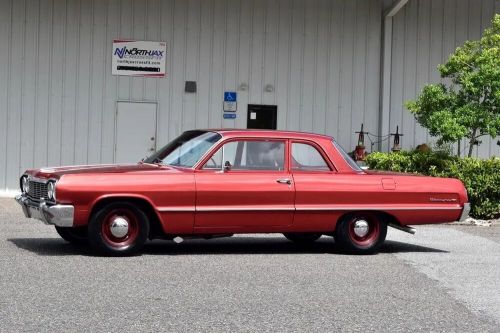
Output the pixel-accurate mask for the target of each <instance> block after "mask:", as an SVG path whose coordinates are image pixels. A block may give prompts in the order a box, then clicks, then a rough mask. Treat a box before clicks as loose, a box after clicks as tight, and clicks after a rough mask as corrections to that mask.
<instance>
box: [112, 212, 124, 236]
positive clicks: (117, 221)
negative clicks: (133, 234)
mask: <svg viewBox="0 0 500 333" xmlns="http://www.w3.org/2000/svg"><path fill="white" fill-rule="evenodd" d="M109 229H110V231H111V234H112V235H113V236H114V237H116V238H122V237H125V236H126V235H127V234H128V221H127V220H126V219H124V218H123V217H121V216H117V217H115V218H114V219H113V221H111V225H110V226H109Z"/></svg>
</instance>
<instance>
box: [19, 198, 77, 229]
mask: <svg viewBox="0 0 500 333" xmlns="http://www.w3.org/2000/svg"><path fill="white" fill-rule="evenodd" d="M16 201H17V203H18V204H20V205H21V207H22V209H23V213H24V216H26V217H28V218H34V219H37V220H40V221H42V222H43V223H45V224H50V225H55V226H58V227H72V226H73V220H74V215H75V208H74V207H73V206H72V205H53V206H48V205H47V204H46V203H45V202H40V203H39V204H35V203H33V202H31V201H30V200H29V199H28V198H26V197H25V196H23V195H18V196H16Z"/></svg>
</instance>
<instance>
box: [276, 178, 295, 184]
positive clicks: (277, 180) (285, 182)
mask: <svg viewBox="0 0 500 333" xmlns="http://www.w3.org/2000/svg"><path fill="white" fill-rule="evenodd" d="M276 182H277V183H280V184H287V185H292V181H291V180H290V179H288V178H280V179H276Z"/></svg>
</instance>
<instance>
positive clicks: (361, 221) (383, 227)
mask: <svg viewBox="0 0 500 333" xmlns="http://www.w3.org/2000/svg"><path fill="white" fill-rule="evenodd" d="M386 235H387V224H386V223H385V222H384V221H382V220H381V219H380V218H379V216H378V215H377V214H375V213H372V212H356V213H353V214H349V215H346V216H345V217H344V218H342V219H341V220H340V221H339V222H338V223H337V227H336V228H335V233H334V237H335V241H336V242H337V243H338V244H339V245H340V246H341V247H342V249H344V250H345V251H346V252H349V253H356V254H371V253H375V252H377V251H378V250H379V249H380V246H381V245H382V244H383V243H384V241H385V237H386Z"/></svg>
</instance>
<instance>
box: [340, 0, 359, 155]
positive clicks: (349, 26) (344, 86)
mask: <svg viewBox="0 0 500 333" xmlns="http://www.w3.org/2000/svg"><path fill="white" fill-rule="evenodd" d="M355 13H356V3H355V1H349V2H347V3H346V7H345V11H344V22H343V25H344V26H343V34H342V37H341V38H342V52H341V55H340V99H339V102H340V110H339V112H340V114H339V132H338V137H337V140H338V142H339V143H340V145H341V146H343V147H345V149H346V150H348V151H349V150H350V149H351V148H353V147H352V144H351V143H352V139H351V133H350V132H351V128H352V124H351V111H352V93H353V84H354V83H353V75H352V73H353V71H354V68H353V64H354V61H353V55H354V31H355V27H356V24H357V22H356V16H355Z"/></svg>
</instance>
